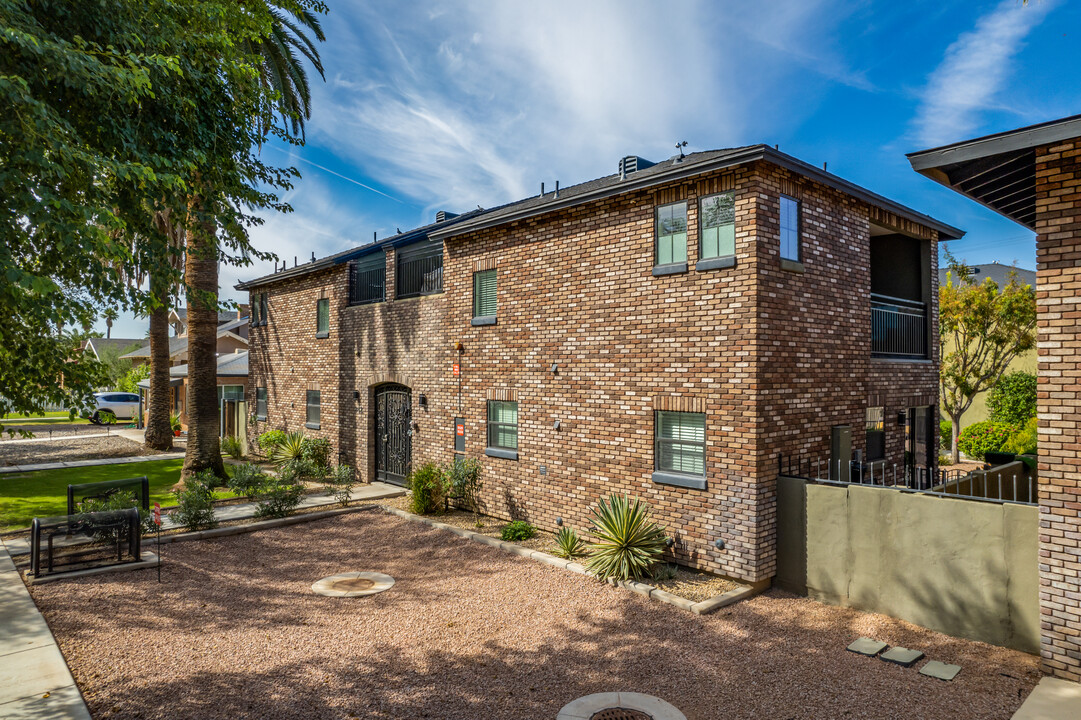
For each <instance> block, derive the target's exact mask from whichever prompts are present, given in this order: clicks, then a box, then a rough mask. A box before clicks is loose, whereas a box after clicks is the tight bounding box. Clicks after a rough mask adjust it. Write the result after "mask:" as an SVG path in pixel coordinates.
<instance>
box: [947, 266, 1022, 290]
mask: <svg viewBox="0 0 1081 720" xmlns="http://www.w3.org/2000/svg"><path fill="white" fill-rule="evenodd" d="M968 267H969V268H970V269H971V270H972V279H973V280H975V281H976V282H977V283H982V282H983V281H984V278H991V279H992V280H994V281H995V283H996V284H997V285H998V286H999V288H1000V289H1001V288H1002V287H1003V286H1004V285H1006V284H1007V283H1009V277H1008V276H1009V273H1010V271H1011V270H1015V271H1017V281H1018V282H1019V283H1021V284H1022V285H1031V286H1032V287H1034V288H1035V287H1036V271H1035V270H1025V269H1023V268H1015V267H1013V266H1012V265H1003V264H1002V263H987V264H986V265H969V266H968ZM949 270H950V269H949V268H945V267H940V268H939V269H938V282H939V284H940V285H943V284H945V283H946V273H948V272H949Z"/></svg>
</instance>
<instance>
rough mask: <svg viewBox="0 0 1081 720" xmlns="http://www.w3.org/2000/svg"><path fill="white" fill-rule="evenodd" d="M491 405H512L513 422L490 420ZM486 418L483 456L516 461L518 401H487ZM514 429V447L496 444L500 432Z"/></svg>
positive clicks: (518, 443)
mask: <svg viewBox="0 0 1081 720" xmlns="http://www.w3.org/2000/svg"><path fill="white" fill-rule="evenodd" d="M493 404H503V405H513V406H514V422H513V423H508V422H499V421H496V420H492V406H493ZM486 411H487V417H486V433H485V434H486V438H485V441H486V447H485V451H484V453H485V455H488V456H491V457H501V458H505V459H507V460H517V459H518V446H519V445H520V442H519V437H518V426H519V422H518V401H517V400H489V401H488V403H487V405H486ZM510 427H513V428H514V445H513V446H511V445H500V444H498V443H497V442H496V440H497V439H498V436H499V434H500V432H501V431H502V432H503V433H505V432H506V429H507V428H510Z"/></svg>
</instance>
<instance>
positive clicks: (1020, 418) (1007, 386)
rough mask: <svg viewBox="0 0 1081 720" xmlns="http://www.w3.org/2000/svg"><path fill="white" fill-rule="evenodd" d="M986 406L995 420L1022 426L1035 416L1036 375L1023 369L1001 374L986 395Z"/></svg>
mask: <svg viewBox="0 0 1081 720" xmlns="http://www.w3.org/2000/svg"><path fill="white" fill-rule="evenodd" d="M987 408H988V409H989V410H990V411H991V419H992V420H994V421H995V422H1001V423H1007V424H1009V425H1017V426H1018V427H1022V426H1024V424H1025V423H1026V422H1028V421H1029V419H1030V418H1034V417H1036V376H1035V375H1034V374H1033V373H1030V372H1024V371H1018V372H1012V373H1008V374H1006V375H1003V376H1002V377H1001V378H999V380H998V382H996V383H995V386H994V387H993V388H991V392H990V394H988V396H987Z"/></svg>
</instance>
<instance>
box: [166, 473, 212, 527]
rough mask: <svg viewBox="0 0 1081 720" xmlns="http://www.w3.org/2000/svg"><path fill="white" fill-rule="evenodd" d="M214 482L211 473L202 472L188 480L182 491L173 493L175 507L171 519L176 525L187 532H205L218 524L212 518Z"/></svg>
mask: <svg viewBox="0 0 1081 720" xmlns="http://www.w3.org/2000/svg"><path fill="white" fill-rule="evenodd" d="M207 476H209V477H207ZM216 482H217V476H215V475H214V473H213V471H209V470H204V471H202V472H199V473H196V474H195V475H192V476H191V477H190V478H188V479H187V481H185V483H184V487H183V489H180V490H174V491H173V496H174V497H176V505H177V507H176V509H175V510H173V512H172V517H173V519H174V520H175V521H176V522H177V524H178V525H181V526H183V527H186V528H187V529H188V530H205V529H207V528H212V527H215V526H216V525H217V524H218V521H217V519H215V517H214V490H213V487H214V483H216Z"/></svg>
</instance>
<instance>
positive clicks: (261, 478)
mask: <svg viewBox="0 0 1081 720" xmlns="http://www.w3.org/2000/svg"><path fill="white" fill-rule="evenodd" d="M266 482H267V477H266V475H265V474H264V473H263V471H262V470H261V469H260V468H259V466H258V465H255V464H253V463H244V464H243V465H237V466H236V467H235V468H233V474H232V476H231V477H230V478H229V479H228V480H227V481H226V485H227V486H228V488H229V489H230V490H232V491H233V492H234V493H236V494H237V495H244V496H246V497H251V496H254V495H258V494H259V492H260V491H261V490H262V489H263V486H264V485H266Z"/></svg>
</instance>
